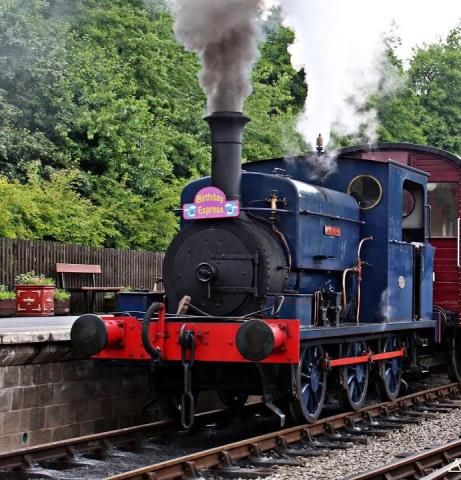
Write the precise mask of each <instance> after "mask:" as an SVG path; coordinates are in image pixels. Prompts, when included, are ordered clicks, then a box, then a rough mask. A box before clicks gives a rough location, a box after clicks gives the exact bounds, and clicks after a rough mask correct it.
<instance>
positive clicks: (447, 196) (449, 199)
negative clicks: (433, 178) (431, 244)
mask: <svg viewBox="0 0 461 480" xmlns="http://www.w3.org/2000/svg"><path fill="white" fill-rule="evenodd" d="M427 195H428V202H429V205H430V206H431V210H432V211H431V213H432V215H431V218H432V221H431V235H432V237H439V238H440V237H442V238H444V237H456V219H457V217H458V215H457V213H458V195H457V184H456V183H454V182H443V183H429V184H428V185H427Z"/></svg>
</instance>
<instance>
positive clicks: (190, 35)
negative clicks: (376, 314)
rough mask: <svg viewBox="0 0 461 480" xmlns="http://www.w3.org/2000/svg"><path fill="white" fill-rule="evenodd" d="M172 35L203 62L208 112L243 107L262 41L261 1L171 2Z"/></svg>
mask: <svg viewBox="0 0 461 480" xmlns="http://www.w3.org/2000/svg"><path fill="white" fill-rule="evenodd" d="M171 4H172V7H173V12H174V15H175V26H174V30H175V34H176V37H177V38H178V40H179V41H180V42H182V43H183V45H184V46H185V47H186V48H187V50H189V51H191V52H196V53H198V54H199V56H200V58H201V61H202V71H201V73H200V85H201V86H202V88H203V90H204V91H205V93H206V95H207V98H208V111H209V112H210V113H212V112H215V111H222V110H228V111H238V112H240V111H242V110H243V101H244V99H245V97H247V96H248V95H249V94H250V93H251V67H252V65H253V63H254V61H255V59H256V58H257V55H258V48H257V44H258V41H259V39H260V30H259V26H258V23H257V21H258V18H259V15H260V0H171Z"/></svg>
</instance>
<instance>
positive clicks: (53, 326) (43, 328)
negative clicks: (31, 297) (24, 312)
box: [0, 315, 79, 345]
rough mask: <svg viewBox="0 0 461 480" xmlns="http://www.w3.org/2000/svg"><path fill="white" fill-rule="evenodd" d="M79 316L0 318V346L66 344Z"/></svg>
mask: <svg viewBox="0 0 461 480" xmlns="http://www.w3.org/2000/svg"><path fill="white" fill-rule="evenodd" d="M78 317H79V315H75V316H71V315H69V316H63V317H10V318H0V345H1V344H3V345H12V344H13V345H14V344H24V343H37V342H67V341H69V340H70V329H71V327H72V325H73V323H74V322H75V320H76V319H77V318H78Z"/></svg>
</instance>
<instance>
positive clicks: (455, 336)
mask: <svg viewBox="0 0 461 480" xmlns="http://www.w3.org/2000/svg"><path fill="white" fill-rule="evenodd" d="M450 334H451V335H452V337H451V338H450V340H449V342H450V345H449V350H448V377H449V379H450V380H451V381H452V382H461V332H460V331H459V330H458V329H456V330H454V331H451V332H450Z"/></svg>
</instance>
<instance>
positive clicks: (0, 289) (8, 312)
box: [0, 285, 16, 317]
mask: <svg viewBox="0 0 461 480" xmlns="http://www.w3.org/2000/svg"><path fill="white" fill-rule="evenodd" d="M15 312H16V294H15V293H14V292H12V291H11V290H10V289H9V288H8V287H7V286H6V285H0V317H13V316H14V314H15Z"/></svg>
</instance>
